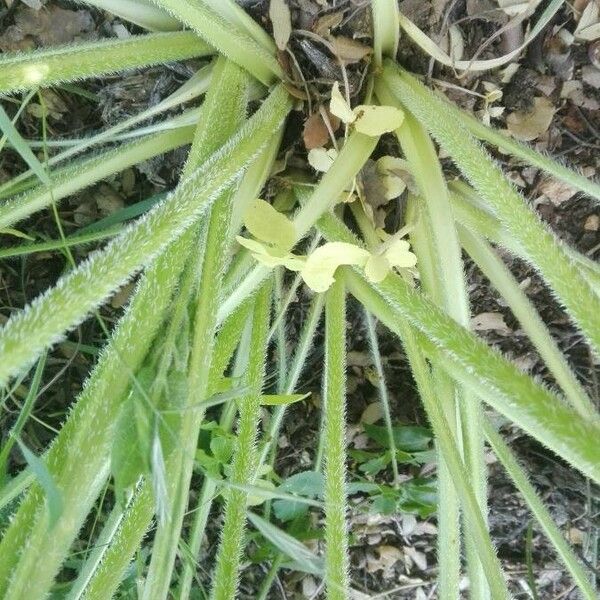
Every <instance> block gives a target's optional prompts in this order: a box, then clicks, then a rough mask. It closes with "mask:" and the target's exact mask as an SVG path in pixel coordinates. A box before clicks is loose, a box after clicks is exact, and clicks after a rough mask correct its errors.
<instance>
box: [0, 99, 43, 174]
mask: <svg viewBox="0 0 600 600" xmlns="http://www.w3.org/2000/svg"><path fill="white" fill-rule="evenodd" d="M0 131H2V132H3V133H4V135H5V136H6V137H7V139H8V141H9V142H10V143H11V145H12V147H13V148H14V149H15V150H16V151H17V153H18V154H19V155H20V156H21V158H22V159H23V160H24V161H25V162H26V163H27V164H28V165H29V167H30V168H31V170H32V171H33V172H34V173H35V174H36V175H37V177H38V179H39V180H40V181H41V182H42V183H44V184H46V185H48V184H49V183H50V179H49V178H48V173H46V169H44V166H43V165H42V163H41V162H40V161H39V160H38V157H37V156H36V155H35V154H34V153H33V152H32V151H31V148H29V146H28V145H27V143H26V142H25V140H24V139H23V138H22V137H21V134H20V133H19V132H18V131H17V129H16V127H15V126H14V125H13V122H12V121H11V120H10V118H9V117H8V115H7V114H6V111H5V110H4V108H3V107H2V106H0Z"/></svg>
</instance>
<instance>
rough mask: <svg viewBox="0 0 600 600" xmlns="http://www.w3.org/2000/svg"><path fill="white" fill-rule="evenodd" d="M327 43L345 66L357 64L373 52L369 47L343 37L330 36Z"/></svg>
mask: <svg viewBox="0 0 600 600" xmlns="http://www.w3.org/2000/svg"><path fill="white" fill-rule="evenodd" d="M329 41H330V42H331V45H332V46H333V50H334V53H335V54H336V55H337V56H338V57H339V58H340V59H341V60H343V61H344V62H345V63H347V64H352V63H356V62H359V61H361V60H362V59H363V58H365V57H367V56H368V55H369V54H371V53H372V52H373V50H372V49H371V48H369V46H365V45H364V44H361V43H360V42H357V41H356V40H353V39H351V38H348V37H345V36H343V35H339V36H333V35H331V36H329Z"/></svg>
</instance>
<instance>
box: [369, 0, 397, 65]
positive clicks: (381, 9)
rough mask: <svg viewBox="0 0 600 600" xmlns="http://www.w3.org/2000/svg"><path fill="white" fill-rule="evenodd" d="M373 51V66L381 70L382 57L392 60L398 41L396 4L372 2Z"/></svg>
mask: <svg viewBox="0 0 600 600" xmlns="http://www.w3.org/2000/svg"><path fill="white" fill-rule="evenodd" d="M371 9H372V11H373V49H374V51H375V64H376V65H377V67H379V68H381V64H382V62H383V57H384V56H387V57H389V58H391V59H392V60H394V59H395V58H396V54H397V53H398V43H399V41H400V20H399V13H398V3H397V2H390V1H389V0H373V1H372V2H371Z"/></svg>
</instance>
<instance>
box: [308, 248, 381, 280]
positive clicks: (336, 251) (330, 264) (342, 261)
mask: <svg viewBox="0 0 600 600" xmlns="http://www.w3.org/2000/svg"><path fill="white" fill-rule="evenodd" d="M369 256H370V254H369V252H367V250H364V249H363V248H359V247H358V246H355V245H354V244H347V243H345V242H330V243H328V244H324V245H323V246H320V247H319V248H317V249H316V250H315V251H314V252H313V253H312V254H311V255H310V256H309V257H308V259H307V261H306V264H305V265H304V267H303V268H302V270H301V271H300V274H301V275H302V279H304V281H305V283H306V285H308V287H309V288H310V289H311V290H313V291H315V292H325V291H326V290H328V289H329V287H330V286H331V284H332V283H333V282H334V277H333V276H334V274H335V271H336V269H337V268H338V267H339V266H341V265H358V266H363V265H364V264H365V263H366V261H367V260H368V258H369Z"/></svg>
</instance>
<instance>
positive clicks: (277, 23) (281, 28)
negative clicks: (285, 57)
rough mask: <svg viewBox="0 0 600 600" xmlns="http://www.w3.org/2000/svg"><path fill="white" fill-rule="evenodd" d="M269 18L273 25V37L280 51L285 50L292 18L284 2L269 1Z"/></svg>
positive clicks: (282, 0)
mask: <svg viewBox="0 0 600 600" xmlns="http://www.w3.org/2000/svg"><path fill="white" fill-rule="evenodd" d="M269 18H270V19H271V23H272V24H273V37H274V38H275V44H276V45H277V47H278V48H279V49H280V50H285V49H286V47H287V45H288V42H289V40H290V35H291V34H292V16H291V14H290V7H289V6H288V5H287V3H286V2H285V0H271V4H270V5H269Z"/></svg>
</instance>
